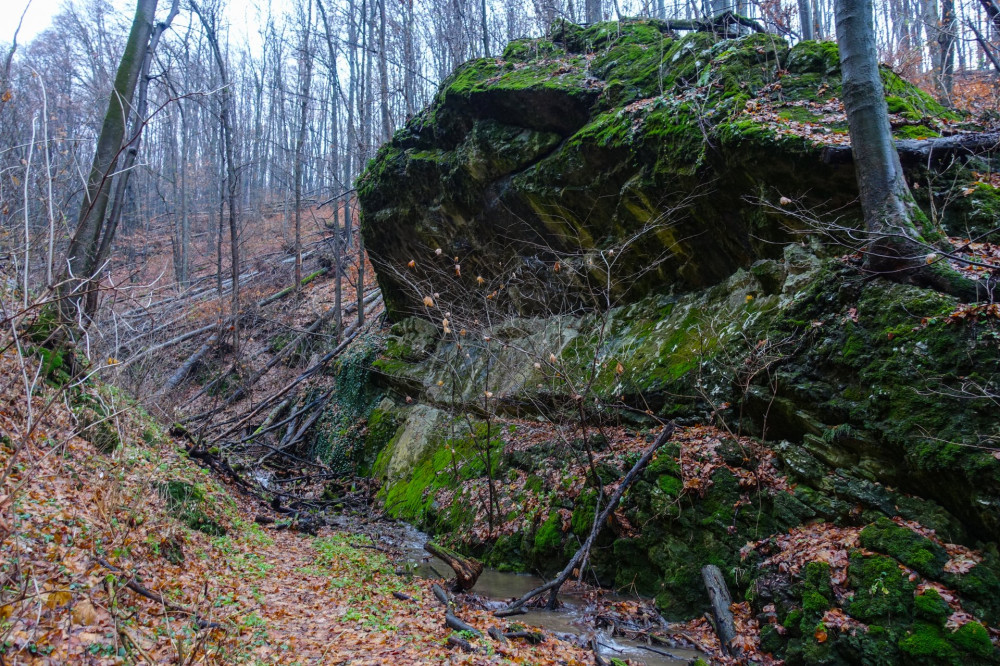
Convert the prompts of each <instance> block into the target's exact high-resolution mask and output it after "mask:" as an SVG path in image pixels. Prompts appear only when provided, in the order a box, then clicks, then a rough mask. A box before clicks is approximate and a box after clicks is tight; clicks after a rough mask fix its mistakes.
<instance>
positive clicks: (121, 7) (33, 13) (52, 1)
mask: <svg viewBox="0 0 1000 666" xmlns="http://www.w3.org/2000/svg"><path fill="white" fill-rule="evenodd" d="M66 1H67V0H31V4H30V6H29V4H28V0H0V4H3V5H5V6H7V7H9V8H10V11H7V10H5V11H4V12H3V13H4V16H3V20H2V21H0V44H9V43H10V40H11V39H12V38H13V37H14V31H15V30H16V29H17V21H18V19H19V18H20V17H21V12H23V11H24V8H25V7H28V11H27V13H26V14H25V15H24V23H23V25H22V26H21V32H19V33H18V35H17V42H18V44H21V45H24V44H27V43H28V42H30V41H31V39H32V38H33V37H34V36H35V35H37V34H38V33H40V32H42V31H43V30H45V29H46V28H48V27H49V26H51V25H52V17H53V16H54V15H55V14H56V13H58V12H59V9H60V8H61V7H62V6H63V4H64V3H65V2H66ZM108 2H110V4H111V5H112V6H113V7H115V8H116V9H117V10H118V11H119V12H121V14H122V16H123V17H125V19H126V20H127V21H131V20H132V15H133V14H134V13H135V0H108ZM157 4H158V6H159V8H164V7H169V5H170V0H160V2H159V3H157ZM256 4H257V3H252V5H256ZM264 4H265V6H266V3H264ZM272 5H276V7H275V8H276V9H278V8H280V6H281V5H282V0H277V1H275V2H273V3H272ZM163 11H164V12H165V11H166V9H163ZM256 13H257V12H256V8H255V6H251V3H246V2H242V1H237V2H229V3H227V7H226V14H227V16H228V18H229V21H230V24H231V25H232V29H233V30H234V31H237V32H242V33H243V34H248V35H253V34H254V29H251V27H250V22H251V21H252V20H253V17H254V16H256ZM240 23H242V24H243V25H242V26H241V25H240ZM241 28H242V30H241Z"/></svg>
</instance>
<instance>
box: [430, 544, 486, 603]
mask: <svg viewBox="0 0 1000 666" xmlns="http://www.w3.org/2000/svg"><path fill="white" fill-rule="evenodd" d="M424 550H426V551H427V552H428V553H430V554H431V555H433V556H434V557H436V558H438V559H440V560H442V561H443V562H444V563H445V564H447V565H448V566H449V567H451V568H452V569H453V570H454V571H455V576H456V579H455V591H456V592H458V591H460V590H465V591H468V590H471V589H472V588H473V586H474V585H475V584H476V581H477V580H479V577H480V576H481V575H482V573H483V563H482V562H479V561H478V560H474V559H471V558H465V557H462V556H461V555H459V554H458V553H456V552H455V551H453V550H451V549H450V548H445V547H444V546H440V545H438V544H436V543H434V542H433V541H428V542H427V543H425V544H424Z"/></svg>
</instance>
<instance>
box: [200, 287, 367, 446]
mask: <svg viewBox="0 0 1000 666" xmlns="http://www.w3.org/2000/svg"><path fill="white" fill-rule="evenodd" d="M375 301H376V302H373V304H372V308H371V309H374V308H375V307H377V301H378V299H375ZM360 333H361V328H360V327H359V325H358V322H355V323H354V324H352V325H351V326H350V327H349V328H348V329H347V330H346V331H344V340H343V341H342V342H341V343H340V344H339V345H337V346H336V347H335V348H334V349H333V350H332V351H330V352H329V353H328V354H326V355H325V356H323V357H322V358H321V359H320V360H319V361H317V362H316V363H315V364H314V365H312V366H310V367H309V368H307V369H306V370H305V371H303V372H302V373H301V374H300V375H299V376H298V377H296V378H295V379H293V380H292V381H291V382H290V383H288V384H286V385H285V386H284V387H282V388H281V389H280V390H279V391H277V392H276V393H274V394H272V395H271V396H269V397H268V398H266V399H265V400H263V401H262V402H261V403H260V404H258V405H257V406H256V407H255V408H254V409H252V410H250V412H249V413H247V414H246V415H244V416H243V418H241V419H240V420H239V421H238V422H237V423H236V425H234V426H232V427H231V428H230V429H229V430H227V431H225V432H223V433H222V434H221V435H219V436H218V437H216V439H215V440H214V441H219V440H220V439H222V438H224V437H226V436H227V435H229V434H231V433H234V432H237V431H239V430H240V429H242V428H243V427H244V426H245V425H246V424H247V423H248V422H249V421H250V420H251V419H252V418H253V417H254V416H256V415H257V414H259V413H260V412H261V411H262V410H264V409H267V408H268V407H269V406H270V405H273V404H274V403H275V402H276V401H277V400H279V399H281V398H283V397H284V396H285V395H286V394H287V393H288V392H289V391H291V390H292V389H294V388H295V387H296V386H298V385H299V384H301V383H302V382H304V381H305V380H306V379H308V378H309V377H312V376H313V375H314V374H316V373H317V372H319V371H320V370H322V369H323V368H324V367H326V365H327V364H328V363H329V362H330V361H331V360H333V359H334V358H336V357H337V356H339V355H340V354H341V353H342V352H343V351H344V350H345V349H347V347H348V345H349V344H350V343H351V342H352V341H353V340H354V338H356V337H358V335H359V334H360ZM230 404H231V403H230V402H228V401H227V402H226V403H225V404H223V405H221V406H219V407H216V408H214V409H210V410H208V411H205V412H201V413H200V414H195V415H194V416H189V417H187V418H185V419H184V420H183V421H181V422H182V423H191V422H193V421H201V420H203V419H206V418H209V417H211V416H214V415H215V414H218V413H219V412H221V411H222V410H224V409H225V408H226V407H228V406H229V405H230Z"/></svg>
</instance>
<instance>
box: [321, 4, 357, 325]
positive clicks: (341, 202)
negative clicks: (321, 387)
mask: <svg viewBox="0 0 1000 666" xmlns="http://www.w3.org/2000/svg"><path fill="white" fill-rule="evenodd" d="M316 8H317V10H318V12H319V15H320V19H321V20H322V21H323V31H324V33H325V34H326V48H327V54H328V56H329V58H330V79H331V88H332V91H331V92H332V97H333V99H332V102H331V105H330V114H331V116H332V118H331V123H332V125H333V151H332V152H333V155H332V156H331V159H330V171H331V172H332V176H333V182H334V187H340V188H341V189H346V188H347V186H346V185H345V184H343V183H339V182H338V181H339V179H338V178H337V176H338V173H337V172H338V167H339V166H340V165H339V163H338V160H339V159H340V154H339V153H340V150H339V148H340V140H339V132H340V123H339V115H340V114H339V107H340V101H339V96H338V92H339V91H340V78H339V76H338V74H337V51H336V49H335V48H334V40H333V33H332V32H331V31H330V22H329V20H328V17H327V15H326V9H325V8H324V7H323V0H316ZM348 197H349V195H348V194H346V193H345V194H343V195H342V196H338V197H336V198H335V199H334V202H333V261H334V266H333V270H334V271H335V272H334V291H333V301H334V303H333V307H334V310H335V312H334V317H335V323H336V333H335V340H336V342H337V343H339V342H340V337H341V332H342V330H343V323H344V322H343V312H342V310H341V308H342V302H341V299H342V296H341V294H342V281H341V280H342V275H343V272H344V247H343V242H342V240H343V239H342V238H341V235H340V234H341V231H340V209H341V206H343V209H344V211H345V213H344V221H345V227H346V226H347V223H348V218H347V213H346V211H347V202H348Z"/></svg>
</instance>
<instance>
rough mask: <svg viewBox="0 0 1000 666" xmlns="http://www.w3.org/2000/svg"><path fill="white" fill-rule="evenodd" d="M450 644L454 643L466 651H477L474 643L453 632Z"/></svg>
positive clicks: (449, 639) (449, 638) (449, 640)
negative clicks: (473, 645)
mask: <svg viewBox="0 0 1000 666" xmlns="http://www.w3.org/2000/svg"><path fill="white" fill-rule="evenodd" d="M448 645H454V646H455V647H457V648H461V649H462V650H464V651H465V652H475V651H476V648H474V647H472V643H470V642H469V641H467V640H465V639H464V638H462V637H460V636H456V635H454V634H452V635H451V636H449V637H448Z"/></svg>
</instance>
